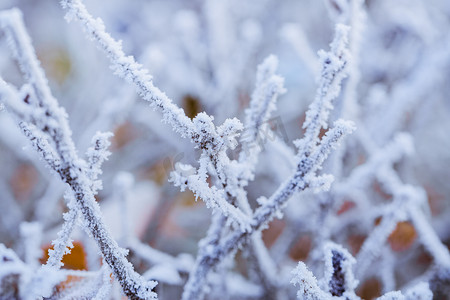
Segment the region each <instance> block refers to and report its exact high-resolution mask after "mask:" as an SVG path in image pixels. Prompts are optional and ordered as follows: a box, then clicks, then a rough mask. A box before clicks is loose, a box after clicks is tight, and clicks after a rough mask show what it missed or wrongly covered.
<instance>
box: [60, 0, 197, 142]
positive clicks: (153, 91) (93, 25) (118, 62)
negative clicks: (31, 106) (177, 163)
mask: <svg viewBox="0 0 450 300" xmlns="http://www.w3.org/2000/svg"><path fill="white" fill-rule="evenodd" d="M61 5H62V7H63V8H64V9H66V10H67V14H66V20H67V21H71V20H77V21H78V22H80V23H81V25H82V26H83V29H84V31H85V32H86V34H87V35H88V36H89V38H90V39H92V40H93V41H94V42H96V43H97V45H98V47H99V48H100V50H102V51H103V52H104V53H105V54H106V55H107V56H108V58H109V59H110V61H111V68H112V70H113V71H114V73H115V74H116V75H118V76H120V77H122V78H124V79H125V80H126V81H127V82H129V83H132V84H134V85H135V86H136V88H137V90H138V92H139V94H140V96H141V97H142V98H143V99H145V100H147V101H149V102H150V104H151V105H152V106H153V107H158V108H159V109H160V110H161V111H162V113H163V120H164V121H165V122H167V123H169V124H170V125H171V126H172V128H173V129H174V130H175V131H176V132H178V133H179V134H180V135H181V136H183V137H191V138H192V137H193V136H195V135H196V134H197V131H196V129H195V128H194V125H193V123H192V121H191V120H190V119H189V118H188V117H187V116H186V114H185V113H184V111H183V110H182V109H181V108H179V107H177V106H176V105H175V104H173V103H172V101H171V100H170V99H169V98H168V97H167V96H166V95H165V94H164V93H163V92H161V91H160V90H159V89H158V88H157V87H155V86H154V85H153V82H152V77H151V76H150V75H149V74H148V71H147V70H145V69H144V68H143V67H142V65H140V64H138V63H136V61H135V60H134V57H132V56H126V55H125V54H124V52H123V50H122V45H121V43H120V42H117V41H115V40H114V39H113V38H112V37H111V36H110V35H109V34H108V33H107V32H106V31H105V26H104V24H103V21H102V20H101V19H94V18H93V17H92V16H91V15H90V14H89V12H88V11H87V10H86V7H85V6H84V4H83V3H82V2H81V1H78V0H63V1H61Z"/></svg>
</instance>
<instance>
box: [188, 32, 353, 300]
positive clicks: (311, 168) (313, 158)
mask: <svg viewBox="0 0 450 300" xmlns="http://www.w3.org/2000/svg"><path fill="white" fill-rule="evenodd" d="M345 32H346V29H345V28H344V27H342V26H339V25H338V26H336V37H335V40H334V42H333V43H332V44H331V48H332V50H331V53H329V54H323V56H329V57H332V58H333V59H335V60H339V58H335V55H333V51H335V52H336V51H337V52H339V54H340V55H341V56H342V55H343V54H342V53H343V52H345V49H343V47H344V46H345V41H346V39H345V36H343V35H345ZM323 64H324V67H323V68H324V72H323V74H324V76H325V77H327V78H329V79H330V80H320V84H319V91H322V92H318V96H317V97H316V99H315V100H314V102H313V104H311V106H310V109H309V110H308V113H307V115H309V119H310V122H309V124H310V125H308V126H307V131H306V134H305V138H304V139H302V140H300V141H297V142H296V144H297V147H298V148H299V152H298V155H297V161H298V164H297V168H296V171H295V172H294V174H293V175H292V176H291V177H290V178H289V179H288V180H286V181H285V182H284V183H283V184H282V185H281V186H280V187H279V188H278V189H277V191H275V193H274V194H273V195H272V196H271V197H270V198H268V199H262V200H261V201H260V204H261V206H259V207H258V208H257V209H256V211H255V212H254V213H253V215H252V218H253V222H252V224H251V230H248V231H245V232H238V231H234V232H232V233H230V234H229V235H228V236H227V237H226V238H225V239H223V241H222V242H221V243H220V244H219V246H218V247H215V248H212V249H210V250H209V251H208V252H207V253H206V255H202V256H201V257H198V259H197V262H196V266H197V268H194V270H193V272H191V274H190V276H189V280H188V282H187V283H186V286H185V289H184V292H183V300H189V299H198V298H200V296H201V294H202V290H203V287H204V282H205V278H206V275H207V274H208V273H209V271H210V270H211V269H212V268H213V267H215V266H216V265H217V264H218V263H219V262H220V261H222V260H223V259H224V258H225V257H226V256H227V255H229V254H230V253H232V252H233V251H235V250H236V247H237V246H240V245H242V244H243V243H244V241H245V240H246V238H247V237H248V236H249V235H250V234H252V233H253V232H256V231H260V230H261V229H262V228H264V226H266V225H267V223H268V222H269V221H271V220H272V219H273V218H274V217H275V216H277V215H278V216H279V215H281V210H282V209H283V208H284V206H285V205H286V202H287V200H289V198H290V197H291V196H292V195H293V194H294V193H296V192H298V191H302V190H305V189H306V188H308V187H309V185H310V184H313V185H314V183H316V182H315V181H316V178H317V177H316V174H315V173H316V171H317V170H318V169H320V167H321V164H322V163H323V161H324V160H325V159H326V157H327V156H328V154H329V153H330V152H331V149H333V148H335V147H336V146H337V145H338V143H339V141H340V140H341V139H342V138H343V137H344V136H346V135H348V134H350V133H351V132H352V131H353V130H354V129H355V128H354V125H353V123H352V122H349V121H343V120H338V121H336V122H335V124H334V127H333V128H331V129H330V130H329V131H328V132H327V134H326V136H325V137H324V138H323V139H322V140H320V141H319V130H320V127H321V126H325V125H324V124H326V121H327V118H328V115H329V110H330V109H331V108H332V106H331V100H332V99H334V98H335V97H337V96H338V94H339V85H340V83H341V81H342V79H343V78H344V76H345V72H344V69H343V67H344V65H345V61H340V62H339V63H336V65H337V67H336V69H333V68H331V70H330V67H329V65H330V62H328V61H327V60H323ZM331 73H333V74H334V75H331ZM331 87H332V88H333V90H332V91H331V92H330V93H328V92H327V90H328V89H329V88H331ZM322 106H324V107H322ZM316 129H317V130H316ZM322 183H323V184H324V185H325V186H327V185H328V183H329V180H327V181H326V182H322Z"/></svg>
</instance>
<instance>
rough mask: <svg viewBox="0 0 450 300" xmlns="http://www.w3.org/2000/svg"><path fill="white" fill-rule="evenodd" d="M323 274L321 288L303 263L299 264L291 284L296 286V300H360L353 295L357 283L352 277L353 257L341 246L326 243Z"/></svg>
mask: <svg viewBox="0 0 450 300" xmlns="http://www.w3.org/2000/svg"><path fill="white" fill-rule="evenodd" d="M324 250H325V255H324V260H325V271H324V272H325V274H324V277H323V279H322V280H321V281H322V288H320V287H319V284H318V282H317V279H316V278H315V277H314V275H313V274H312V273H311V271H309V270H308V268H307V267H306V265H305V264H304V263H303V262H299V264H298V266H297V268H296V269H295V270H294V271H293V272H292V273H293V274H294V277H293V279H292V280H291V283H293V284H295V285H298V287H299V290H298V292H297V298H298V299H333V298H334V297H343V299H354V300H356V299H360V298H359V297H357V296H356V294H355V291H354V290H355V288H356V286H357V285H358V281H357V280H355V278H354V277H353V271H352V266H353V264H354V263H355V259H354V258H353V256H352V255H351V254H350V253H349V252H348V251H347V250H346V249H344V248H343V247H342V246H340V245H337V244H334V243H331V242H330V243H328V244H326V246H325V249H324Z"/></svg>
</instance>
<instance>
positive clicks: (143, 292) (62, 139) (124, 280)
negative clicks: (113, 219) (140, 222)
mask: <svg viewBox="0 0 450 300" xmlns="http://www.w3.org/2000/svg"><path fill="white" fill-rule="evenodd" d="M0 20H1V23H0V25H1V28H2V29H3V30H4V31H5V32H6V34H7V36H8V40H9V44H10V47H11V48H12V49H13V53H14V54H15V57H16V59H17V60H18V62H19V64H20V65H21V68H22V70H23V72H24V74H25V77H26V79H27V81H29V83H30V85H31V87H32V90H31V91H30V93H28V94H27V95H26V96H25V97H24V98H22V99H23V100H22V99H21V97H19V96H18V95H17V93H16V95H14V97H12V99H11V98H6V99H3V98H2V100H3V101H7V102H8V103H14V102H13V101H17V100H18V99H19V101H21V102H22V101H23V102H22V103H24V105H22V107H24V108H25V107H26V109H24V110H22V111H19V114H16V116H17V118H18V119H19V120H20V117H21V116H25V117H26V116H32V118H28V119H27V120H29V121H33V123H34V124H33V125H31V129H30V126H21V127H22V131H23V132H24V134H25V135H26V136H27V138H28V139H29V140H30V141H31V142H32V144H33V146H34V148H35V150H36V151H37V152H38V154H40V156H41V157H42V158H43V159H44V160H45V161H46V162H47V163H48V164H49V166H50V167H51V168H52V169H53V170H54V171H55V172H56V173H58V175H59V176H60V177H61V179H62V180H63V181H64V182H66V183H67V184H68V185H69V186H70V188H71V190H72V192H73V193H74V197H75V199H76V204H77V209H78V210H79V211H80V212H81V215H82V216H83V220H84V226H85V229H86V230H87V231H88V232H89V233H90V234H91V235H92V237H93V238H94V239H95V240H96V242H97V245H98V246H99V248H100V250H101V252H102V254H103V257H104V259H105V260H106V261H107V263H108V264H109V265H110V267H111V269H112V270H113V272H114V275H115V277H116V279H117V280H118V281H119V282H120V284H121V286H122V289H123V291H124V293H125V294H126V295H128V296H130V297H134V298H136V299H141V298H142V299H144V298H150V297H155V296H156V295H155V294H154V293H153V292H152V291H151V289H152V288H153V287H154V286H155V285H156V283H154V282H145V281H144V280H143V279H142V278H141V277H140V276H139V274H137V273H136V272H135V271H134V270H133V267H132V265H131V264H130V263H129V262H128V261H127V260H126V258H125V252H124V250H122V249H120V248H119V246H118V245H117V243H116V242H115V241H114V240H113V239H112V237H111V236H110V234H109V233H108V231H107V229H106V227H105V225H104V223H103V221H102V217H101V213H100V211H99V207H98V204H97V203H96V202H95V199H94V193H95V192H96V189H97V188H96V187H93V186H92V178H93V177H95V176H96V175H92V173H89V171H88V169H87V167H86V162H85V161H83V160H82V159H80V158H79V157H78V155H77V153H76V150H75V146H74V143H73V141H72V139H71V131H70V129H69V125H68V121H67V114H66V113H65V112H64V110H63V109H62V108H61V107H59V106H58V104H57V101H56V99H55V98H53V96H52V95H51V92H50V89H49V88H48V85H47V81H46V79H45V75H44V72H43V70H42V69H41V68H40V67H39V63H38V60H37V58H36V55H35V54H34V51H33V49H32V46H31V43H30V38H29V37H28V35H27V34H26V31H25V29H24V26H23V22H22V19H21V14H20V12H19V11H17V10H11V11H8V12H3V13H2V15H1V16H0ZM1 88H2V89H6V88H5V84H4V83H3V84H2V86H1ZM9 92H11V91H9ZM3 94H4V93H0V95H2V96H3ZM13 107H14V104H13ZM30 111H33V112H32V113H30ZM16 112H17V110H16ZM19 122H20V121H19ZM20 124H24V123H23V122H20ZM50 141H51V143H52V145H50V144H49V142H50ZM99 149H101V150H99V151H98V152H99V153H100V152H101V151H104V149H103V146H101V147H99ZM55 153H57V155H56V154H55ZM90 157H91V158H93V157H95V155H90ZM92 162H93V164H94V165H93V167H94V168H95V167H96V164H97V162H96V161H92ZM96 173H98V171H96Z"/></svg>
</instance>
